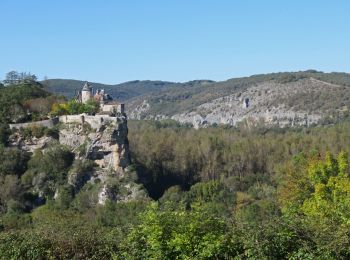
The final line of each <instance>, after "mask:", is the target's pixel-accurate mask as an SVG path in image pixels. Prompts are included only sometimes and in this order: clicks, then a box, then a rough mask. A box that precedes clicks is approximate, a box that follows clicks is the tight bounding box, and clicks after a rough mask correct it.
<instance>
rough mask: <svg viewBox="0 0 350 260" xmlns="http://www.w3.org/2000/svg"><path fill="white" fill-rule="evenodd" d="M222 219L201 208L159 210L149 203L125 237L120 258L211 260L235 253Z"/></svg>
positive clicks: (234, 247)
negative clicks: (148, 206) (122, 254)
mask: <svg viewBox="0 0 350 260" xmlns="http://www.w3.org/2000/svg"><path fill="white" fill-rule="evenodd" d="M226 230H227V226H226V224H225V221H223V219H220V218H218V217H216V216H215V215H212V214H211V212H210V211H207V210H206V209H205V208H202V207H194V208H193V209H192V210H191V211H186V210H176V211H173V210H165V211H160V210H159V208H158V206H157V204H153V205H151V206H150V208H149V209H148V210H147V211H146V212H145V213H143V214H142V216H141V224H140V225H138V226H136V227H135V228H134V229H133V230H132V231H131V233H130V234H129V236H128V238H127V240H126V243H125V245H124V249H125V250H126V252H125V253H124V256H125V257H127V258H132V259H149V258H151V259H193V258H199V259H213V258H224V257H227V256H228V255H230V253H231V252H232V251H234V250H236V247H237V245H236V244H232V243H231V242H232V241H231V240H230V239H229V237H228V236H226V235H225V233H226Z"/></svg>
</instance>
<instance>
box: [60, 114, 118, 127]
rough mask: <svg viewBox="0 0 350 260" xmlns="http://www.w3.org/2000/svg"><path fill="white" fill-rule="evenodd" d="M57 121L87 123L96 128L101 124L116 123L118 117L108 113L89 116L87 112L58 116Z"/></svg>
mask: <svg viewBox="0 0 350 260" xmlns="http://www.w3.org/2000/svg"><path fill="white" fill-rule="evenodd" d="M59 121H60V122H61V123H64V124H69V123H77V124H83V123H88V124H89V125H90V126H91V127H92V128H94V129H98V128H99V127H101V125H103V124H112V125H116V124H117V121H118V118H117V117H113V116H109V115H94V116H90V115H87V114H80V115H65V116H60V118H59Z"/></svg>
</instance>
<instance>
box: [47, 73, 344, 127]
mask: <svg viewBox="0 0 350 260" xmlns="http://www.w3.org/2000/svg"><path fill="white" fill-rule="evenodd" d="M82 84H83V82H82V81H74V80H48V89H49V90H50V91H53V92H55V93H59V94H63V95H65V96H67V97H72V96H74V93H75V92H76V91H77V90H79V89H80V88H81V86H82ZM92 85H93V86H94V87H96V88H105V89H106V91H108V92H110V93H111V94H112V96H114V97H115V98H116V99H118V100H122V101H126V102H127V111H128V115H129V117H130V118H135V119H174V120H177V121H180V122H183V123H190V124H193V125H194V126H205V125H212V124H231V125H236V124H237V123H239V122H242V121H247V120H248V121H255V122H257V121H262V122H264V123H268V124H277V125H280V126H286V125H310V124H317V123H320V122H323V123H324V122H334V121H336V120H338V119H341V118H344V117H347V116H348V114H349V107H350V74H348V73H338V72H333V73H323V72H319V71H315V70H308V71H301V72H280V73H271V74H261V75H253V76H250V77H243V78H234V79H229V80H226V81H221V82H214V81H209V80H197V81H190V82H186V83H172V82H162V81H131V82H126V83H122V84H118V85H103V84H99V83H92ZM245 99H249V102H248V103H249V104H248V107H245V108H244V107H243V100H245Z"/></svg>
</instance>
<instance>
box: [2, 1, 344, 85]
mask: <svg viewBox="0 0 350 260" xmlns="http://www.w3.org/2000/svg"><path fill="white" fill-rule="evenodd" d="M349 13H350V1H347V0H343V1H341V0H283V1H282V0H264V1H262V0H255V1H254V0H124V1H121V0H120V1H119V0H104V1H98V0H94V1H93V0H59V1H58V0H56V1H54V0H52V1H48V0H31V1H28V0H22V1H19V0H1V1H0V78H3V76H4V74H5V73H6V72H8V71H10V70H18V71H27V72H32V73H35V74H37V75H38V76H39V77H40V78H42V77H44V76H47V77H48V78H73V79H81V80H89V81H94V82H103V83H120V82H124V81H129V80H137V79H139V80H142V79H150V80H167V81H180V82H183V81H188V80H195V79H212V80H224V79H228V78H233V77H240V76H249V75H252V74H260V73H269V72H278V71H298V70H306V69H310V68H312V69H317V70H322V71H327V72H328V71H343V72H350V30H349V26H350V15H349Z"/></svg>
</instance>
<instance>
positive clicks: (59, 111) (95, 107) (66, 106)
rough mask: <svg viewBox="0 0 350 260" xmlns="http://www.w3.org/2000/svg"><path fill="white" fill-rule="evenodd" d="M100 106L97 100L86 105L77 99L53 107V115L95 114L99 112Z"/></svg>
mask: <svg viewBox="0 0 350 260" xmlns="http://www.w3.org/2000/svg"><path fill="white" fill-rule="evenodd" d="M99 109H100V104H99V103H98V102H97V101H95V100H89V101H88V102H87V103H86V104H84V103H80V102H78V101H77V100H75V99H72V100H70V101H68V102H67V103H61V104H54V105H53V106H52V111H51V115H52V116H60V115H76V114H82V113H87V114H95V113H97V112H98V111H99Z"/></svg>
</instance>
